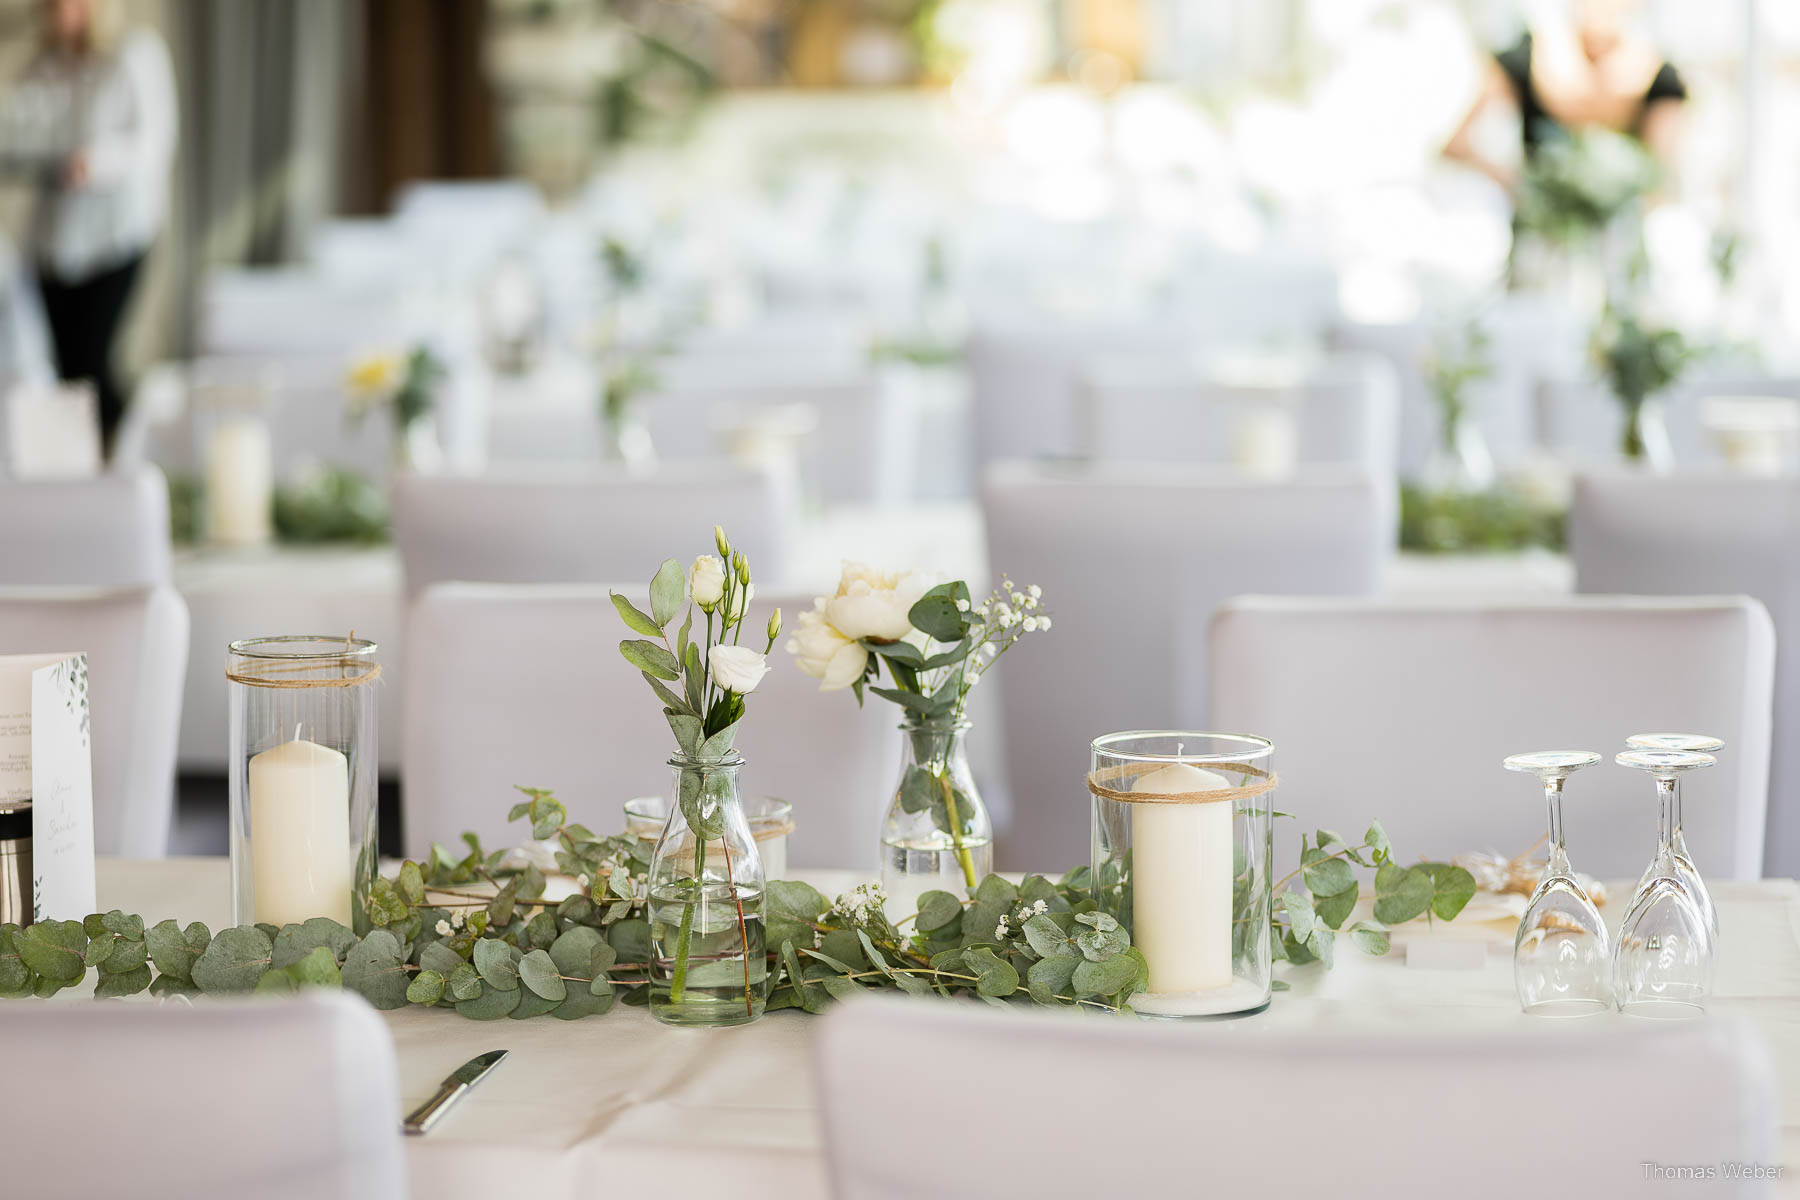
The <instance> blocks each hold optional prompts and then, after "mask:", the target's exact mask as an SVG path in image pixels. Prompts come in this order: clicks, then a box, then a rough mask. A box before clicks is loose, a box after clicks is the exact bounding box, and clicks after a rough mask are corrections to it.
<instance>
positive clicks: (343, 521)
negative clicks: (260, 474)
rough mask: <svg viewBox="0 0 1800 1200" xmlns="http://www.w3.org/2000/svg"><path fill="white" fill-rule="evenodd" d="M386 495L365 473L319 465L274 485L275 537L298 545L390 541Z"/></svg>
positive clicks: (366, 543)
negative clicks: (311, 470) (304, 473)
mask: <svg viewBox="0 0 1800 1200" xmlns="http://www.w3.org/2000/svg"><path fill="white" fill-rule="evenodd" d="M388 536H389V531H388V504H387V496H386V495H384V494H383V493H382V491H381V489H380V488H378V487H376V486H375V484H374V483H372V482H371V481H370V480H369V479H368V477H367V476H364V475H361V474H358V473H357V472H355V471H351V470H347V469H345V468H343V467H335V466H332V467H323V468H320V469H319V470H317V471H314V472H312V473H310V474H307V475H305V476H303V477H301V478H299V479H296V480H294V481H293V482H291V483H286V484H283V485H282V486H280V487H278V488H276V489H275V538H276V540H277V541H281V542H287V543H290V544H296V545H312V544H317V543H321V542H357V543H362V544H365V545H374V544H377V543H380V542H385V541H387V540H388Z"/></svg>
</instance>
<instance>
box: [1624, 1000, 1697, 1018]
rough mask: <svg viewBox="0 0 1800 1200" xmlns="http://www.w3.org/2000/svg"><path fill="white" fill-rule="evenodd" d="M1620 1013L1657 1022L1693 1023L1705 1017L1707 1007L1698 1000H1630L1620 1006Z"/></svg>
mask: <svg viewBox="0 0 1800 1200" xmlns="http://www.w3.org/2000/svg"><path fill="white" fill-rule="evenodd" d="M1619 1011H1620V1012H1622V1013H1624V1014H1625V1015H1626V1016H1628V1017H1646V1018H1649V1019H1650V1020H1655V1021H1691V1020H1693V1019H1694V1018H1695V1017H1703V1016H1705V1015H1706V1006H1705V1005H1703V1004H1701V1003H1700V1002H1698V1001H1696V1000H1628V1001H1625V1002H1623V1003H1621V1004H1620V1005H1619Z"/></svg>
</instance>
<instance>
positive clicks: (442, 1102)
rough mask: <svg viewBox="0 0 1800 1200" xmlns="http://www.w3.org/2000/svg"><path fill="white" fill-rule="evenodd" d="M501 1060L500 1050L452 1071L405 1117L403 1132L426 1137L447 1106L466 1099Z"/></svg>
mask: <svg viewBox="0 0 1800 1200" xmlns="http://www.w3.org/2000/svg"><path fill="white" fill-rule="evenodd" d="M505 1057H506V1051H504V1050H489V1051H488V1052H487V1053H486V1054H478V1055H476V1056H475V1057H474V1058H471V1059H470V1060H469V1061H468V1062H466V1063H464V1064H463V1065H462V1066H460V1067H458V1068H456V1070H454V1071H452V1072H451V1073H450V1076H449V1078H447V1079H445V1080H444V1082H443V1083H442V1084H440V1085H438V1090H437V1095H435V1096H433V1097H432V1098H431V1099H429V1100H427V1101H426V1102H425V1103H423V1104H421V1105H419V1107H418V1108H416V1109H414V1110H413V1111H412V1112H411V1113H410V1114H408V1116H407V1118H406V1123H405V1125H404V1126H403V1127H404V1128H405V1130H406V1132H407V1133H409V1134H420V1133H430V1132H431V1127H432V1126H433V1125H435V1124H437V1121H438V1118H439V1117H441V1116H443V1115H444V1114H445V1113H447V1112H449V1111H450V1108H451V1106H452V1105H454V1104H455V1103H456V1102H457V1101H458V1100H461V1099H462V1098H463V1097H464V1096H465V1095H467V1094H468V1091H469V1089H470V1088H472V1087H474V1086H475V1085H476V1084H478V1083H480V1082H481V1081H482V1080H483V1079H485V1078H487V1075H488V1072H489V1071H492V1070H493V1069H494V1068H495V1067H497V1066H499V1065H500V1060H501V1059H503V1058H505Z"/></svg>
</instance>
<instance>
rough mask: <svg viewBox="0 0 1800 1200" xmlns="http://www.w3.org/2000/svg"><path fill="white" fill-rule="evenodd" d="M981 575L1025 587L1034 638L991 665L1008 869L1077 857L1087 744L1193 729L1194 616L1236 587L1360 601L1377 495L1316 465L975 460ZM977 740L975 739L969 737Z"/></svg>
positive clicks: (1377, 543) (1199, 704)
mask: <svg viewBox="0 0 1800 1200" xmlns="http://www.w3.org/2000/svg"><path fill="white" fill-rule="evenodd" d="M981 503H982V511H983V513H984V514H985V515H986V518H987V530H988V562H989V564H990V568H991V571H990V577H991V578H993V579H995V580H998V579H999V578H1000V575H1001V574H1002V572H1004V573H1006V574H1007V575H1009V576H1010V577H1011V578H1012V580H1013V582H1014V583H1016V584H1018V585H1020V586H1025V585H1027V584H1033V583H1035V584H1040V585H1042V587H1043V589H1044V605H1045V608H1046V609H1047V611H1048V612H1049V613H1050V614H1051V618H1052V625H1051V630H1050V632H1049V633H1046V634H1034V635H1032V636H1031V637H1030V638H1029V639H1028V644H1027V645H1025V646H1023V647H1021V648H1020V649H1018V650H1017V651H1016V652H1015V653H1013V654H1012V655H1010V656H1009V657H1008V658H1007V661H1006V662H1005V664H1003V665H1002V667H1001V668H1000V669H999V670H998V671H997V672H996V674H997V675H998V677H999V683H998V686H999V687H1000V689H1001V692H1000V702H1001V706H1002V711H1003V712H1004V714H1005V716H1004V726H1005V744H1006V761H1007V792H1008V794H1009V796H1010V798H1011V806H1012V821H1011V825H1010V827H1009V828H1007V829H1006V830H1004V831H1003V832H1002V833H1001V835H1000V836H999V837H998V838H997V839H996V840H997V844H998V846H999V849H1000V852H1001V858H1002V866H1004V867H1005V868H1006V869H1009V870H1030V871H1061V870H1064V869H1066V868H1067V867H1070V866H1073V865H1075V864H1077V863H1081V862H1085V861H1087V857H1088V853H1089V847H1088V838H1087V824H1086V820H1085V816H1084V814H1085V813H1086V811H1087V804H1088V798H1087V792H1086V790H1085V789H1084V788H1083V786H1082V779H1083V777H1084V776H1085V774H1086V772H1087V770H1088V765H1089V764H1088V746H1089V743H1091V742H1092V741H1093V739H1094V738H1096V737H1099V736H1100V735H1101V734H1104V733H1111V732H1114V731H1117V730H1123V729H1184V728H1185V729H1207V728H1212V727H1213V726H1211V725H1209V724H1207V720H1208V718H1207V715H1206V695H1207V693H1206V679H1207V651H1206V623H1207V619H1208V618H1209V617H1210V616H1211V615H1212V612H1213V610H1214V609H1215V608H1217V607H1218V606H1219V605H1220V604H1221V603H1223V602H1224V601H1225V600H1226V599H1228V598H1229V597H1231V596H1235V595H1238V594H1239V593H1241V592H1254V591H1266V592H1281V593H1298V594H1321V593H1322V594H1328V595H1338V594H1343V595H1369V594H1371V593H1373V592H1374V591H1376V589H1377V588H1378V586H1379V583H1380V579H1381V574H1382V568H1383V565H1384V564H1385V562H1386V561H1387V559H1388V557H1389V555H1390V554H1391V547H1392V545H1393V488H1392V485H1391V484H1385V483H1383V484H1378V483H1376V482H1375V481H1374V480H1372V479H1370V478H1369V477H1367V476H1366V475H1364V474H1361V473H1359V472H1355V471H1350V470H1328V469H1325V468H1318V469H1314V470H1310V471H1307V472H1303V473H1301V474H1300V475H1299V476H1297V477H1296V478H1294V479H1291V480H1287V481H1283V482H1279V483H1270V482H1260V481H1250V480H1244V479H1242V478H1239V477H1238V476H1236V475H1235V474H1234V473H1222V472H1218V471H1208V470H1207V469H1205V468H1187V469H1182V468H1175V467H1170V466H1157V465H1146V464H1100V465H1097V466H1094V467H1091V468H1073V467H1071V468H1056V467H1047V466H1031V465H1027V464H1022V463H1001V464H997V465H995V466H994V467H991V468H990V469H989V470H988V472H987V473H986V475H985V476H984V478H983V481H982V494H981ZM975 736H977V737H979V736H981V734H980V731H979V730H977V731H976V735H975Z"/></svg>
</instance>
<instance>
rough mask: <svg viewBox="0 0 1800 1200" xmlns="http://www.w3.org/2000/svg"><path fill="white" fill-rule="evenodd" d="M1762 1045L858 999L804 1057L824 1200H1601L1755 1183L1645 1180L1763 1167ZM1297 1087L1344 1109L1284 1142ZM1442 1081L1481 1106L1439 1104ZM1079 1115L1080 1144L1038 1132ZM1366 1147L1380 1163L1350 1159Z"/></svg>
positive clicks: (1720, 1034) (1724, 1032)
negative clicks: (916, 1140) (950, 1100)
mask: <svg viewBox="0 0 1800 1200" xmlns="http://www.w3.org/2000/svg"><path fill="white" fill-rule="evenodd" d="M1276 1003H1277V1004H1278V1005H1279V1004H1281V1003H1282V1001H1281V1000H1280V999H1279V998H1278V999H1277V1000H1276ZM1651 1024H1655V1023H1654V1022H1652V1023H1651ZM1596 1035H1598V1036H1596ZM1770 1054H1771V1052H1770V1050H1769V1048H1768V1046H1767V1044H1766V1043H1764V1042H1763V1041H1762V1039H1761V1038H1760V1037H1758V1036H1757V1035H1756V1033H1755V1031H1754V1030H1752V1029H1751V1028H1750V1027H1749V1026H1748V1025H1745V1024H1742V1023H1738V1022H1716V1021H1707V1022H1689V1023H1685V1024H1682V1025H1680V1026H1679V1027H1670V1028H1632V1029H1623V1028H1621V1029H1613V1030H1606V1031H1600V1030H1595V1029H1591V1028H1583V1029H1580V1030H1576V1029H1554V1030H1551V1029H1542V1028H1533V1029H1525V1028H1513V1029H1505V1030H1497V1031H1490V1032H1482V1033H1450V1032H1443V1031H1440V1030H1431V1029H1425V1030H1420V1029H1410V1030H1404V1031H1396V1030H1393V1029H1383V1030H1378V1031H1369V1030H1364V1031H1360V1032H1355V1033H1351V1032H1315V1031H1299V1032H1296V1031H1293V1030H1291V1029H1284V1028H1282V1027H1281V1026H1280V1025H1279V1024H1276V1025H1271V1024H1269V1023H1267V1020H1266V1019H1265V1018H1258V1020H1257V1021H1255V1022H1238V1021H1232V1022H1225V1023H1223V1024H1218V1025H1212V1026H1201V1027H1190V1028H1181V1029H1173V1028H1169V1027H1167V1026H1163V1025H1158V1024H1155V1023H1148V1024H1146V1023H1139V1022H1134V1021H1118V1020H1111V1021H1109V1020H1087V1021H1078V1020H1073V1019H1071V1018H1069V1017H1068V1016H1066V1015H1060V1014H1054V1013H1043V1012H1038V1013H1032V1012H1019V1011H1017V1010H1010V1011H1006V1012H996V1011H994V1010H992V1009H989V1008H985V1007H983V1006H981V1005H975V1004H922V1003H918V1002H914V1001H906V1002H896V1001H891V1000H890V1001H882V1000H876V999H869V1000H865V1001H862V1002H860V1003H845V1004H842V1005H840V1006H838V1007H836V1008H834V1009H833V1010H832V1012H831V1013H830V1014H829V1015H827V1016H826V1017H825V1018H824V1023H823V1025H822V1026H821V1028H820V1030H819V1035H818V1041H817V1049H816V1053H815V1054H814V1056H813V1062H814V1071H815V1074H816V1076H817V1078H818V1082H819V1111H820V1115H821V1117H822V1118H823V1121H824V1126H825V1149H826V1157H827V1159H828V1164H829V1169H830V1174H831V1185H832V1187H831V1190H832V1195H834V1196H837V1197H839V1198H840V1200H927V1198H929V1200H986V1198H987V1197H992V1196H1262V1195H1268V1194H1271V1193H1274V1192H1279V1193H1280V1194H1282V1195H1296V1196H1305V1195H1332V1196H1341V1197H1344V1200H1385V1198H1386V1197H1389V1196H1421V1195H1427V1194H1430V1193H1431V1192H1433V1191H1435V1190H1437V1189H1439V1188H1441V1187H1442V1186H1443V1181H1444V1180H1445V1179H1450V1178H1453V1179H1455V1180H1456V1181H1457V1183H1456V1191H1457V1194H1458V1195H1459V1196H1461V1197H1465V1198H1466V1200H1515V1198H1516V1197H1519V1196H1530V1195H1541V1194H1550V1193H1553V1194H1555V1195H1558V1196H1589V1197H1596V1198H1598V1197H1605V1198H1607V1200H1614V1198H1616V1197H1623V1196H1648V1195H1657V1194H1661V1192H1662V1191H1663V1190H1664V1189H1666V1188H1669V1187H1675V1188H1677V1189H1678V1190H1680V1191H1681V1192H1682V1194H1684V1195H1688V1194H1691V1195H1695V1196H1704V1197H1715V1198H1717V1197H1727V1196H1729V1197H1739V1196H1746V1195H1749V1196H1760V1195H1768V1194H1771V1193H1772V1191H1773V1188H1772V1185H1768V1184H1757V1183H1752V1182H1748V1181H1746V1180H1742V1179H1728V1178H1725V1177H1724V1173H1723V1172H1720V1174H1719V1176H1718V1177H1716V1178H1712V1179H1698V1180H1686V1179H1683V1180H1680V1181H1678V1182H1676V1183H1671V1182H1670V1181H1669V1180H1666V1179H1654V1178H1651V1177H1649V1176H1647V1175H1646V1174H1644V1170H1645V1164H1646V1162H1647V1161H1648V1162H1656V1163H1665V1164H1695V1163H1705V1164H1719V1163H1770V1162H1773V1161H1774V1158H1775V1156H1776V1137H1777V1124H1776V1122H1777V1112H1776V1094H1775V1080H1774V1073H1773V1071H1772V1069H1771V1067H1770V1061H1771V1059H1770ZM946 1063H960V1064H967V1069H964V1070H960V1071H957V1072H955V1079H956V1088H957V1109H956V1111H957V1112H959V1113H968V1114H979V1116H978V1118H977V1121H978V1124H979V1126H980V1128H979V1130H969V1131H965V1133H964V1134H962V1135H960V1136H951V1137H940V1138H935V1139H933V1140H932V1143H931V1145H932V1150H931V1155H930V1161H929V1163H921V1161H920V1158H919V1156H915V1155H906V1154H895V1153H894V1152H893V1131H894V1130H895V1129H899V1128H904V1127H906V1125H907V1123H908V1122H914V1123H916V1122H917V1121H919V1120H920V1117H921V1114H931V1113H938V1112H942V1111H943V1088H944V1075H943V1072H942V1071H941V1070H940V1071H933V1070H931V1069H927V1068H926V1067H925V1064H946ZM1302 1080H1303V1081H1304V1083H1303V1084H1302V1085H1300V1086H1301V1087H1302V1088H1303V1090H1304V1091H1305V1092H1306V1093H1307V1094H1308V1095H1311V1096H1337V1097H1341V1098H1343V1102H1342V1103H1338V1104H1335V1105H1333V1106H1331V1108H1330V1115H1329V1117H1328V1118H1326V1117H1324V1116H1322V1115H1321V1117H1320V1119H1317V1120H1306V1121H1304V1123H1303V1127H1302V1132H1301V1137H1302V1141H1303V1143H1304V1151H1303V1152H1300V1151H1296V1149H1295V1144H1294V1137H1295V1131H1296V1122H1295V1106H1296V1099H1295V1095H1294V1088H1293V1087H1291V1086H1282V1085H1281V1083H1280V1082H1275V1085H1274V1086H1271V1083H1272V1082H1273V1081H1296V1082H1297V1081H1302ZM1450 1080H1454V1081H1455V1083H1454V1085H1453V1088H1452V1090H1453V1091H1454V1094H1456V1095H1457V1096H1461V1097H1467V1098H1469V1099H1470V1101H1471V1102H1474V1103H1478V1105H1479V1112H1478V1113H1477V1112H1476V1111H1474V1110H1473V1109H1472V1108H1471V1107H1470V1106H1469V1104H1456V1103H1446V1102H1445V1097H1446V1085H1447V1081H1450ZM1355 1097H1364V1098H1366V1102H1357V1101H1356V1100H1355V1099H1354V1098H1355ZM1476 1098H1479V1100H1478V1101H1476ZM1300 1109H1301V1111H1302V1112H1305V1113H1319V1114H1322V1113H1323V1111H1324V1110H1322V1109H1319V1108H1317V1107H1315V1106H1312V1105H1310V1104H1307V1103H1304V1102H1302V1103H1301V1104H1300ZM1071 1121H1072V1122H1074V1125H1075V1126H1076V1127H1078V1128H1079V1130H1080V1133H1079V1135H1078V1136H1075V1137H1062V1138H1059V1137H1058V1135H1057V1134H1056V1133H1055V1132H1053V1131H1054V1129H1055V1127H1056V1126H1057V1124H1058V1123H1059V1122H1071ZM1372 1146H1379V1147H1381V1162H1380V1167H1379V1169H1365V1168H1363V1167H1359V1166H1356V1165H1354V1164H1358V1163H1365V1162H1367V1161H1368V1155H1369V1153H1370V1147H1372ZM1628 1147H1641V1148H1642V1149H1641V1150H1640V1149H1629V1150H1628V1149H1627V1148H1628Z"/></svg>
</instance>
